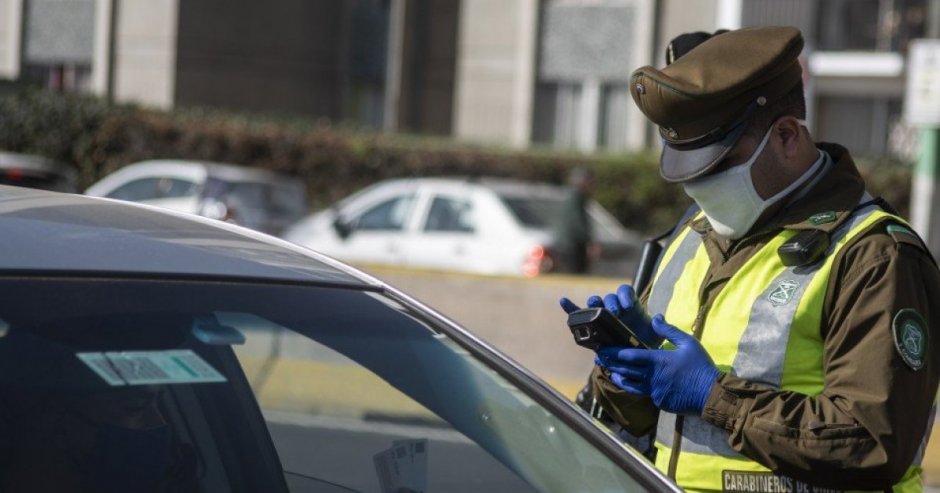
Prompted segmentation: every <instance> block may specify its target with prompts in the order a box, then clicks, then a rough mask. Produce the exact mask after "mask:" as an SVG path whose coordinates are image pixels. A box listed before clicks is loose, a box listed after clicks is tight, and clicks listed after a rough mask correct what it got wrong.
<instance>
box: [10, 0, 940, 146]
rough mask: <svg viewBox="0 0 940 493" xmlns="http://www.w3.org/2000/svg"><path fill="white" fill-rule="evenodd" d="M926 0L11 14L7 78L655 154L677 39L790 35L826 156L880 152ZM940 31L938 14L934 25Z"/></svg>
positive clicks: (113, 2) (897, 135) (133, 96)
mask: <svg viewBox="0 0 940 493" xmlns="http://www.w3.org/2000/svg"><path fill="white" fill-rule="evenodd" d="M927 3H928V0H270V1H267V2H252V1H246V0H199V1H190V2H182V1H180V0H0V77H7V78H20V79H28V80H32V81H35V82H37V83H40V84H44V85H46V86H47V87H49V88H50V89H54V90H76V91H84V92H91V93H97V94H101V95H103V96H106V97H109V98H112V99H113V100H115V101H133V102H138V103H142V104H146V105H151V106H156V107H161V108H169V107H173V106H176V105H184V106H193V105H201V106H217V107H225V108H232V109H241V110H251V111H264V112H274V113H277V112H281V113H291V114H300V115H306V116H314V117H324V118H327V119H330V120H331V121H335V122H345V123H350V124H353V125H357V126H361V127H366V128H376V129H379V128H380V129H385V130H389V131H406V132H413V133H420V134H431V135H443V136H454V137H457V138H459V139H463V140H470V141H477V142H484V143H493V144H498V145H508V146H512V147H517V148H521V147H527V146H530V145H549V146H556V147H563V148H573V149H580V150H583V151H595V150H608V151H623V150H630V149H637V148H642V147H646V146H654V145H657V143H658V139H657V138H656V136H655V132H654V130H653V129H652V128H650V126H649V125H648V124H647V123H646V121H645V119H644V118H643V115H642V114H641V113H640V112H639V111H638V110H637V109H636V107H635V106H634V105H633V104H632V102H631V101H630V94H629V90H628V82H629V74H630V72H631V71H632V70H633V69H634V68H636V67H639V66H641V65H647V64H654V65H662V64H663V58H664V56H663V50H664V47H665V45H666V43H667V42H668V41H669V39H671V38H672V37H673V36H675V35H677V34H680V33H682V32H687V31H697V30H703V31H714V30H715V29H719V28H736V27H743V26H754V25H774V24H790V25H796V26H798V27H800V28H801V29H802V30H803V32H804V35H805V37H806V50H805V52H804V56H803V59H804V62H805V67H806V68H807V71H806V72H807V78H806V87H807V92H808V96H809V105H810V115H809V121H810V125H811V126H812V127H813V128H814V130H815V133H816V135H817V137H818V139H819V140H827V141H838V142H841V143H844V144H846V145H848V146H849V147H850V148H851V149H852V150H853V151H855V152H858V153H874V154H886V153H892V152H895V151H897V150H898V149H897V148H898V147H903V146H904V145H905V143H907V142H908V140H907V139H905V136H907V135H909V134H908V133H906V131H905V129H904V128H903V126H899V125H898V121H899V119H900V113H901V100H902V97H903V87H904V84H903V82H904V81H903V78H904V59H905V53H906V47H907V44H908V42H909V41H910V40H911V39H913V38H917V37H923V36H924V33H925V23H926V19H927V9H928V6H927ZM935 15H940V13H935Z"/></svg>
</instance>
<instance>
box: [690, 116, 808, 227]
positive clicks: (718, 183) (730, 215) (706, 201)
mask: <svg viewBox="0 0 940 493" xmlns="http://www.w3.org/2000/svg"><path fill="white" fill-rule="evenodd" d="M801 123H802V122H801ZM773 129H774V127H773V126H771V127H770V130H768V131H767V133H766V134H764V138H763V140H761V141H760V145H758V146H757V149H755V150H754V153H753V154H751V157H749V158H748V159H747V161H745V162H744V163H743V164H740V165H738V166H735V167H733V168H729V169H727V170H725V171H722V172H721V173H717V174H714V175H711V176H706V177H704V178H700V179H698V180H692V181H690V182H688V183H684V184H683V185H682V186H683V188H685V193H686V195H688V196H689V197H692V200H694V201H695V203H697V204H698V205H699V207H701V208H702V212H704V213H705V217H707V218H708V221H709V222H710V223H711V225H712V228H713V229H714V230H715V232H716V233H718V234H719V235H721V236H724V237H725V238H730V239H732V240H736V239H738V238H741V237H742V236H744V235H745V234H746V233H747V232H748V231H750V229H751V227H752V226H754V223H755V222H757V219H758V218H760V216H761V214H763V213H764V211H766V210H767V208H768V207H770V206H771V205H773V204H774V203H776V202H777V201H779V200H780V199H782V198H784V197H786V196H787V195H788V194H789V193H790V192H792V191H793V190H795V189H796V188H797V187H799V186H800V185H802V184H803V183H804V182H805V181H806V180H807V179H809V178H810V177H811V176H813V174H814V173H815V170H816V169H818V168H819V165H820V162H817V163H816V164H815V165H814V166H812V167H810V169H809V170H807V171H806V173H804V174H803V176H801V177H800V178H799V179H797V180H796V181H794V182H793V183H791V184H790V185H788V186H787V187H786V188H784V189H783V190H781V191H780V192H778V193H776V194H775V195H774V196H773V197H770V198H768V199H762V198H761V197H760V195H758V194H757V190H756V189H755V188H754V179H753V178H751V168H753V167H754V162H755V161H757V158H758V157H759V156H760V154H761V152H763V151H764V147H765V146H766V145H767V142H768V141H769V140H770V135H771V133H772V132H773Z"/></svg>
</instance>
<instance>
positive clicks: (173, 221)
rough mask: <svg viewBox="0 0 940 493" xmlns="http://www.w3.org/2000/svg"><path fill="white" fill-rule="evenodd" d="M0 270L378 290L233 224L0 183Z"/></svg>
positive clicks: (346, 270)
mask: <svg viewBox="0 0 940 493" xmlns="http://www.w3.org/2000/svg"><path fill="white" fill-rule="evenodd" d="M0 230H2V231H3V235H4V241H2V242H0V272H4V273H7V274H9V273H43V274H70V273H71V274H76V273H81V274H82V275H101V276H129V277H148V278H168V279H169V278H218V279H231V280H236V279H237V280H248V281H260V282H266V281H267V282H271V281H275V282H289V283H309V284H319V285H323V284H330V285H343V286H356V287H359V288H370V289H378V288H380V287H381V286H382V284H381V283H380V282H379V281H377V280H375V279H373V278H371V277H369V276H367V275H365V274H363V273H361V272H359V271H356V270H355V269H353V268H351V267H348V266H346V265H344V264H341V263H339V262H337V261H335V260H332V259H330V258H328V257H326V256H323V255H320V254H317V253H315V252H313V251H311V250H307V249H305V248H303V247H300V246H297V245H294V244H292V243H289V242H286V241H283V240H279V239H277V238H273V237H270V236H267V235H264V234H262V233H258V232H255V231H251V230H248V229H245V228H241V227H239V226H235V225H232V224H228V223H224V222H221V221H215V220H211V219H206V218H201V217H198V216H194V215H189V214H184V213H180V212H174V211H169V210H166V209H160V208H156V207H152V206H147V205H142V204H134V203H128V202H123V201H118V200H111V199H102V198H96V197H88V196H83V195H74V194H63V193H55V192H46V191H41V190H34V189H26V188H19V187H9V186H0Z"/></svg>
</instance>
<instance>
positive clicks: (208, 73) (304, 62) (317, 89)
mask: <svg viewBox="0 0 940 493" xmlns="http://www.w3.org/2000/svg"><path fill="white" fill-rule="evenodd" d="M348 4H349V2H337V1H335V0H279V1H276V2H257V1H249V0H198V1H195V2H182V4H181V5H180V16H179V45H178V58H177V61H176V71H175V81H176V87H177V92H176V102H177V104H180V105H192V104H198V105H212V106H223V107H237V108H239V109H245V110H262V111H283V112H293V113H304V114H307V115H321V116H327V117H331V118H339V117H340V116H341V111H342V84H343V82H344V80H343V77H344V75H343V74H344V70H345V66H344V64H345V63H346V60H345V58H344V57H343V55H344V54H345V53H346V46H345V44H344V43H345V42H346V38H347V36H346V34H347V32H348V25H347V24H346V19H347V18H348V16H347V15H346V14H345V13H344V12H345V10H346V9H348V8H349V6H348Z"/></svg>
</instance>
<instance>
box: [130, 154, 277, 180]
mask: <svg viewBox="0 0 940 493" xmlns="http://www.w3.org/2000/svg"><path fill="white" fill-rule="evenodd" d="M167 169H173V170H177V171H190V172H193V173H206V174H208V175H209V176H215V177H218V178H222V179H225V180H229V181H291V179H290V177H289V176H287V175H283V174H280V173H278V172H275V171H271V170H267V169H263V168H256V167H249V166H239V165H237V164H229V163H216V162H211V161H187V160H182V159H153V160H149V161H140V162H136V163H131V164H128V165H127V166H124V167H123V168H120V169H119V170H118V171H122V170H128V171H131V170H139V171H141V172H143V171H145V170H146V171H150V170H152V171H154V172H160V171H164V170H167Z"/></svg>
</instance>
